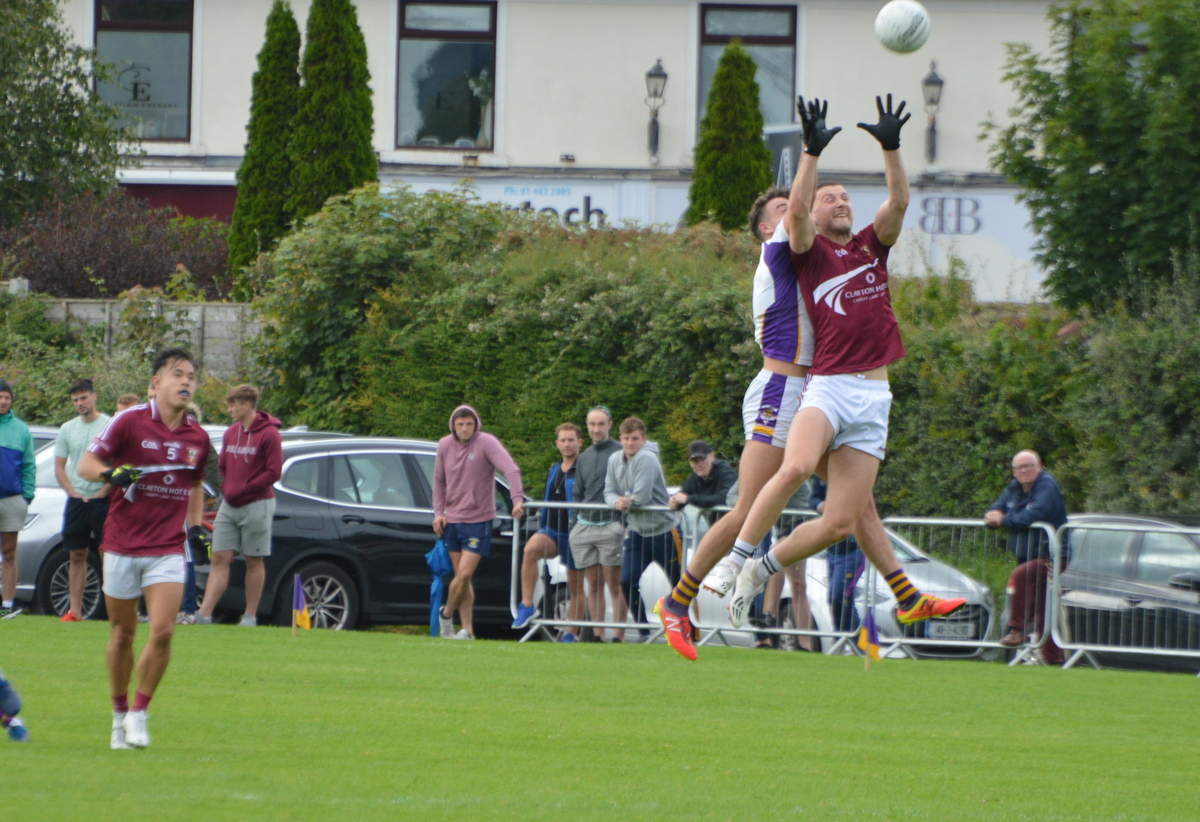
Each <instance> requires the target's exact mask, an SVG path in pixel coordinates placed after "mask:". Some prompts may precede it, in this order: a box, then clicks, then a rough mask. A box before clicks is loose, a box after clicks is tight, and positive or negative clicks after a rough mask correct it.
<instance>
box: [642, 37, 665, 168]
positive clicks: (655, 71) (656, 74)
mask: <svg viewBox="0 0 1200 822" xmlns="http://www.w3.org/2000/svg"><path fill="white" fill-rule="evenodd" d="M666 87H667V71H666V69H664V68H663V67H662V60H661V59H660V60H657V61H656V62H655V63H654V66H653V67H652V68H651V69H650V70H649V71H648V72H646V105H648V106H649V107H650V130H649V146H648V147H649V149H650V165H652V166H656V165H658V110H659V109H660V108H662V106H663V103H664V102H665V101H664V100H663V89H665V88H666Z"/></svg>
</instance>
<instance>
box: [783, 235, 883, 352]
mask: <svg viewBox="0 0 1200 822" xmlns="http://www.w3.org/2000/svg"><path fill="white" fill-rule="evenodd" d="M888 251H890V248H889V247H888V246H885V245H884V244H883V243H881V242H879V238H878V237H876V236H875V226H873V225H869V226H867V227H866V228H864V229H863V230H862V231H860V232H858V233H857V234H855V235H854V237H852V238H851V240H850V242H849V243H848V244H846V245H844V246H843V245H839V244H837V243H835V242H834V241H833V240H830V239H829V238H828V237H822V236H821V235H820V234H818V235H817V236H816V237H815V238H814V239H813V244H812V248H810V249H809V250H808V251H806V252H804V253H803V254H796V253H794V252H793V254H792V264H793V265H794V266H795V268H796V277H797V279H798V280H799V282H800V293H801V294H803V295H804V304H805V307H806V308H807V309H808V316H809V318H810V319H811V321H812V324H813V332H814V336H815V337H816V350H815V351H814V352H813V364H812V368H811V369H809V373H810V374H855V373H858V372H861V371H870V370H871V369H872V368H879V367H880V366H881V365H888V364H890V363H893V362H895V361H896V360H898V359H900V358H901V357H903V356H904V353H905V352H904V342H903V341H902V340H901V339H900V326H899V324H898V323H897V322H896V315H895V314H894V313H893V312H892V298H891V295H890V294H889V292H888V273H887V258H888Z"/></svg>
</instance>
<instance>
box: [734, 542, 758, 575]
mask: <svg viewBox="0 0 1200 822" xmlns="http://www.w3.org/2000/svg"><path fill="white" fill-rule="evenodd" d="M757 548H758V546H757V545H751V544H750V543H748V542H746V540H744V539H738V540H734V543H733V550H732V551H730V552H729V558H730V559H731V560H733V564H734V565H736V566H737V567H738V568H741V567H742V566H743V565H745V564H746V560H748V559H750V557H752V556H753V555H754V551H755V550H756V549H757Z"/></svg>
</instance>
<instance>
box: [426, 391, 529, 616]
mask: <svg viewBox="0 0 1200 822" xmlns="http://www.w3.org/2000/svg"><path fill="white" fill-rule="evenodd" d="M481 428H483V423H482V422H481V421H480V419H479V414H478V412H476V411H475V409H474V408H472V407H471V406H469V405H460V406H459V407H458V408H455V409H454V413H453V414H451V415H450V436H448V437H442V438H441V439H440V440H438V447H437V462H436V463H435V467H434V472H433V530H434V531H435V532H436V533H437V535H438V536H439V537H442V538H443V539H444V540H445V541H446V549H447V550H448V551H449V552H450V561H451V562H452V563H454V579H453V580H452V581H451V582H450V590H449V591H448V592H447V593H446V604H445V605H444V606H443V607H442V611H441V614H440V616H441V622H440V624H439V625H438V635H439V636H443V637H446V638H452V639H474V638H475V624H474V614H473V612H472V607H473V606H474V604H475V590H474V588H472V587H471V577H472V576H474V574H475V569H476V568H478V567H479V561H480V560H481V559H483V558H484V557H486V556H487V555H488V551H489V550H490V549H491V547H492V521H493V520H494V519H495V518H496V472H497V471H500V472H501V473H503V474H504V478H505V479H507V480H508V490H509V493H510V494H511V496H512V502H513V510H512V516H513V520H514V521H515V522H516V523H517V527H520V522H521V520H522V519H524V517H525V504H524V503H525V492H524V490H523V489H522V488H521V469H520V468H518V467H517V464H516V463H515V462H513V458H512V456H510V455H509V453H508V451H506V450H504V446H503V445H501V444H500V440H498V439H496V438H495V437H493V436H492V435H491V434H488V433H486V432H484V431H481V430H480V429H481ZM456 608H457V609H458V616H459V620H460V621H461V622H462V630H461V631H459V632H458V633H457V634H456V633H454V610H455V609H456Z"/></svg>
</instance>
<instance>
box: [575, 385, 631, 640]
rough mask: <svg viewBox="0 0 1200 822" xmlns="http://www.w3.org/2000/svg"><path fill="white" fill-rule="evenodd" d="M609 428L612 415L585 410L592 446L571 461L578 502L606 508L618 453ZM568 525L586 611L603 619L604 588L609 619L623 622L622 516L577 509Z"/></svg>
mask: <svg viewBox="0 0 1200 822" xmlns="http://www.w3.org/2000/svg"><path fill="white" fill-rule="evenodd" d="M612 426H613V418H612V412H611V411H609V410H608V408H607V407H606V406H603V405H597V406H594V407H593V408H592V409H591V410H590V411H588V414H587V428H588V436H589V437H591V439H592V444H591V445H590V446H588V448H587V449H586V450H585V451H584V452H583V453H582V454H580V455H579V459H578V461H577V462H576V463H575V499H576V500H577V501H578V502H583V503H590V504H592V505H596V504H602V503H603V504H607V503H606V502H605V500H604V480H605V477H606V476H607V475H608V460H609V458H611V457H612V455H613V454H616V453H620V451H621V444H620V443H619V442H617V441H616V440H614V439H613V438H612ZM571 521H572V526H571V554H572V556H573V557H574V559H575V567H576V568H578V569H580V570H581V571H582V572H583V574H584V578H585V580H586V581H587V585H588V611H589V612H590V613H591V615H592V620H593V621H603V620H604V618H605V611H606V606H605V602H604V589H605V588H607V589H608V598H609V599H610V600H611V601H612V610H613V620H614V621H616V622H624V621H625V617H626V615H627V614H628V612H629V606H628V604H627V603H626V602H625V594H624V592H622V590H621V557H622V554H623V553H624V546H625V524H624V522H623V521H622V517H621V515H620V514H619V513H617V512H615V511H602V510H600V509H596V508H576V509H574V510H572V512H571ZM591 569H598V570H596V571H592V570H591ZM622 634H623V632H622V631H617V632H616V633H615V634H614V635H613V642H620V641H621V636H622ZM593 636H594V637H595V638H597V639H599V640H601V641H603V639H604V630H603V629H602V628H600V629H596V631H595V633H594V634H593Z"/></svg>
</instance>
